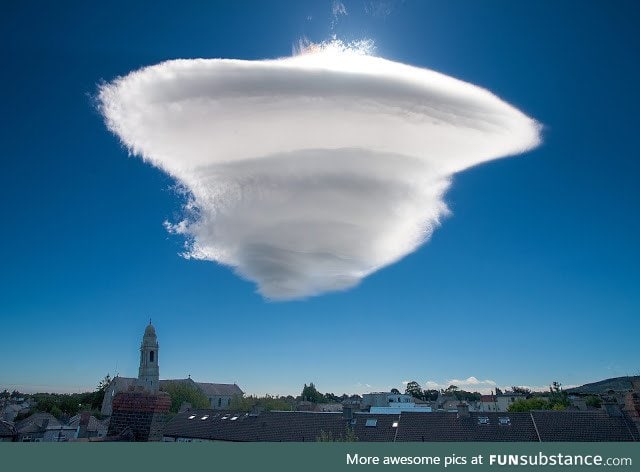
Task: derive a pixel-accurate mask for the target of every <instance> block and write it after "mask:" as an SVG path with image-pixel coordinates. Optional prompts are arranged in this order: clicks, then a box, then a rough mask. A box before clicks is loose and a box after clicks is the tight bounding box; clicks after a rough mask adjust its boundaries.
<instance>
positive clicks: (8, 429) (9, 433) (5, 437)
mask: <svg viewBox="0 0 640 472" xmlns="http://www.w3.org/2000/svg"><path fill="white" fill-rule="evenodd" d="M17 438H18V432H17V431H16V428H15V427H14V426H13V424H11V423H9V422H8V421H4V420H0V442H13V441H15V440H17Z"/></svg>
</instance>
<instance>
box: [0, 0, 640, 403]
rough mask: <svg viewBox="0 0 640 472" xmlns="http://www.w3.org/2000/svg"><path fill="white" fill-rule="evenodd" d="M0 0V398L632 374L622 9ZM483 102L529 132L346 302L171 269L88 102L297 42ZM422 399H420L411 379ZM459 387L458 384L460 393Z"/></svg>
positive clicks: (151, 183)
mask: <svg viewBox="0 0 640 472" xmlns="http://www.w3.org/2000/svg"><path fill="white" fill-rule="evenodd" d="M344 6H345V11H346V12H347V14H346V15H339V16H338V17H337V18H336V17H332V3H331V2H330V1H327V2H322V1H308V2H306V1H296V2H258V1H255V2H245V1H234V2H182V3H180V4H178V3H176V2H164V1H161V2H153V6H152V4H151V3H150V2H128V1H127V2H117V1H116V2H72V1H69V2H62V3H55V2H30V1H25V2H23V1H9V2H3V3H2V6H1V7H0V8H1V11H0V23H1V25H0V53H1V54H2V64H3V67H2V75H0V90H1V93H2V102H1V104H2V105H1V106H2V114H1V116H2V126H1V127H0V138H1V142H2V150H1V151H0V158H1V159H2V166H1V169H2V170H1V172H0V210H1V215H2V230H1V231H0V321H1V324H0V326H1V328H0V332H1V334H2V336H1V339H2V342H0V389H2V388H19V389H21V390H26V391H44V390H46V391H78V390H84V389H92V388H94V387H95V385H96V383H97V382H98V380H99V379H100V378H102V377H103V376H104V375H105V374H106V373H111V375H113V374H114V373H116V372H118V373H119V374H120V375H123V376H136V375H137V362H138V348H139V343H140V340H141V336H142V333H143V331H144V327H145V325H146V323H148V320H149V318H152V319H153V323H154V325H155V326H156V328H157V332H158V337H159V342H160V357H159V360H160V369H161V377H162V378H184V377H186V376H187V375H189V374H190V375H191V376H192V378H194V379H196V380H198V381H208V382H234V381H235V382H237V383H238V384H239V385H240V386H241V387H242V388H243V389H244V390H245V391H246V392H249V393H272V394H289V393H291V394H298V393H299V392H300V390H301V388H302V384H303V383H305V382H307V383H308V382H311V381H313V382H315V384H316V386H317V387H318V388H319V390H321V391H323V392H334V393H337V394H339V393H343V392H347V393H351V392H357V393H362V392H367V391H371V390H382V389H388V388H392V387H397V388H402V387H403V385H402V382H403V381H407V380H416V381H418V382H419V383H420V384H422V385H423V386H425V385H428V386H435V385H436V384H437V385H442V386H446V385H447V383H448V382H449V381H450V380H452V379H456V380H465V379H469V378H470V377H473V378H475V379H477V380H478V383H477V384H476V382H475V381H474V380H473V379H472V380H471V381H470V382H466V384H465V383H463V382H457V384H458V385H459V386H461V387H463V388H468V389H472V390H473V389H487V388H493V385H494V383H495V385H498V386H510V385H528V386H544V385H548V384H549V383H551V382H552V381H554V380H557V381H560V382H562V383H563V384H564V385H575V384H581V383H584V382H588V381H594V380H598V379H602V378H607V377H613V376H619V375H628V374H638V372H639V371H640V363H639V360H640V347H639V346H640V343H638V332H639V329H640V316H639V315H640V290H639V287H640V269H639V267H640V245H639V242H640V218H638V214H639V210H640V186H639V185H638V175H640V162H639V159H638V157H639V156H638V147H637V143H638V139H637V136H638V129H639V128H640V119H639V117H638V105H639V103H640V91H639V90H640V89H639V88H638V84H639V83H640V65H639V63H638V60H637V58H638V57H640V36H639V35H638V34H637V25H638V24H639V22H640V7H639V6H638V3H637V2H634V1H617V2H603V1H601V2H583V1H580V2H577V1H576V2H570V1H559V2H558V1H535V2H512V1H507V0H505V1H483V2H472V1H446V2H444V1H443V2H431V1H421V2H417V1H406V2H393V1H382V2H377V1H360V0H358V1H352V2H349V1H345V2H344ZM332 34H335V35H336V36H337V37H338V38H340V39H343V40H347V41H348V40H355V39H362V38H369V39H372V40H373V41H375V44H376V47H377V52H376V54H377V55H380V56H383V57H386V58H388V59H392V60H395V61H399V62H404V63H408V64H412V65H416V66H420V67H426V68H431V69H434V70H437V71H439V72H443V73H445V74H448V75H451V76H453V77H457V78H460V79H462V80H465V81H469V82H471V83H474V84H477V85H479V86H482V87H486V88H487V89H489V90H491V91H492V92H493V93H495V94H496V95H498V96H499V97H501V98H503V99H504V100H506V101H507V102H509V103H511V104H513V105H514V106H516V107H518V108H519V109H520V110H522V111H523V112H524V113H526V114H527V115H529V116H531V117H533V118H535V119H536V120H538V121H539V122H541V123H542V124H543V125H544V129H543V144H542V145H541V146H540V147H538V148H537V149H535V150H533V151H531V152H529V153H526V154H524V155H521V156H518V157H514V158H509V159H502V160H498V161H494V162H491V163H488V164H484V165H481V166H478V167H475V168H472V169H470V170H467V171H465V172H463V173H460V174H458V175H456V176H455V177H454V180H453V185H452V187H451V189H450V190H449V191H448V193H447V194H446V198H445V199H446V202H447V204H448V205H449V207H450V208H451V210H452V215H451V216H450V217H448V218H446V219H445V220H444V221H443V224H442V226H441V227H440V228H439V229H438V230H436V232H435V233H434V235H433V237H432V239H431V240H430V241H429V242H428V243H427V244H426V245H424V246H422V247H421V248H420V249H419V250H418V251H416V252H415V253H413V254H410V255H409V256H407V257H406V258H404V259H403V260H401V261H400V262H398V263H396V264H394V265H392V266H389V267H387V268H385V269H383V270H381V271H379V272H377V273H375V274H373V275H372V276H370V277H368V278H366V279H364V280H363V282H362V283H361V284H360V285H359V286H357V287H355V288H353V289H351V290H349V291H345V292H340V293H330V294H325V295H320V296H318V297H314V298H310V299H307V300H303V301H293V302H268V301H265V300H264V299H263V298H262V297H261V296H260V295H258V294H256V293H255V285H254V284H253V283H251V282H247V281H244V280H242V279H240V278H239V277H237V276H236V275H234V273H233V272H232V271H231V270H229V269H228V268H225V267H222V266H219V265H216V264H214V263H211V262H203V261H194V260H185V259H184V258H181V257H180V255H179V253H180V252H181V251H182V248H183V242H184V241H183V240H182V239H181V238H180V237H179V236H177V235H171V234H168V233H167V231H166V229H165V228H164V227H163V222H164V221H165V220H167V219H173V218H175V217H176V215H178V214H179V213H180V211H181V205H182V204H183V203H184V200H183V198H182V197H181V196H180V195H177V194H176V192H175V191H174V189H173V182H172V181H171V179H170V178H169V177H167V176H166V175H164V174H163V173H162V172H161V171H159V170H158V169H156V168H153V167H151V166H149V165H147V164H145V163H143V162H142V161H141V160H140V159H138V158H135V157H131V156H128V155H127V151H126V150H125V149H124V148H123V147H122V146H121V145H120V144H119V142H118V140H117V138H116V137H114V136H113V135H112V134H110V133H109V132H108V131H107V129H106V128H105V126H104V122H103V119H102V117H101V116H100V114H99V113H98V112H97V111H96V109H95V106H94V101H93V97H95V95H96V93H97V88H98V85H99V84H100V83H101V82H102V81H110V80H112V79H114V78H115V77H117V76H118V75H124V74H127V73H128V72H130V71H132V70H135V69H137V68H140V67H143V66H147V65H152V64H155V63H158V62H160V61H163V60H167V59H174V58H199V57H202V58H238V59H262V58H274V57H281V56H286V55H289V54H291V48H292V44H294V43H296V42H297V41H298V39H300V38H301V37H303V36H304V37H307V38H309V39H310V40H312V41H322V40H327V39H329V38H330V37H331V35H332ZM427 382H432V383H429V384H427ZM469 384H470V385H469Z"/></svg>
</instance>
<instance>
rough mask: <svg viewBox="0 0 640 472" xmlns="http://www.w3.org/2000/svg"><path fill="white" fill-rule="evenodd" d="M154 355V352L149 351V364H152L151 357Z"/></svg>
mask: <svg viewBox="0 0 640 472" xmlns="http://www.w3.org/2000/svg"><path fill="white" fill-rule="evenodd" d="M154 355H155V352H153V351H149V362H151V363H153V357H154Z"/></svg>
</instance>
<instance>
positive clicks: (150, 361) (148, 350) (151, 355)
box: [138, 320, 160, 392]
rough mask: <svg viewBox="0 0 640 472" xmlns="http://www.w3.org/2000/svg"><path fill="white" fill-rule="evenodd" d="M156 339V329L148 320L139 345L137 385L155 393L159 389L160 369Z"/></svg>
mask: <svg viewBox="0 0 640 472" xmlns="http://www.w3.org/2000/svg"><path fill="white" fill-rule="evenodd" d="M158 350H159V345H158V338H157V336H156V329H155V328H154V327H153V325H152V324H151V320H149V325H148V326H147V327H146V329H145V330H144V336H143V337H142V344H141V345H140V369H139V370H138V385H142V386H143V387H144V388H145V389H146V390H149V391H152V392H157V391H158V389H159V388H160V368H159V366H158Z"/></svg>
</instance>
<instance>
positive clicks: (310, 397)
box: [301, 382, 324, 403]
mask: <svg viewBox="0 0 640 472" xmlns="http://www.w3.org/2000/svg"><path fill="white" fill-rule="evenodd" d="M301 396H302V400H306V401H308V402H311V403H323V401H324V398H323V396H322V394H321V393H320V392H318V389H316V386H315V385H313V382H311V383H310V384H309V385H307V384H304V387H303V388H302V394H301Z"/></svg>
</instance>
